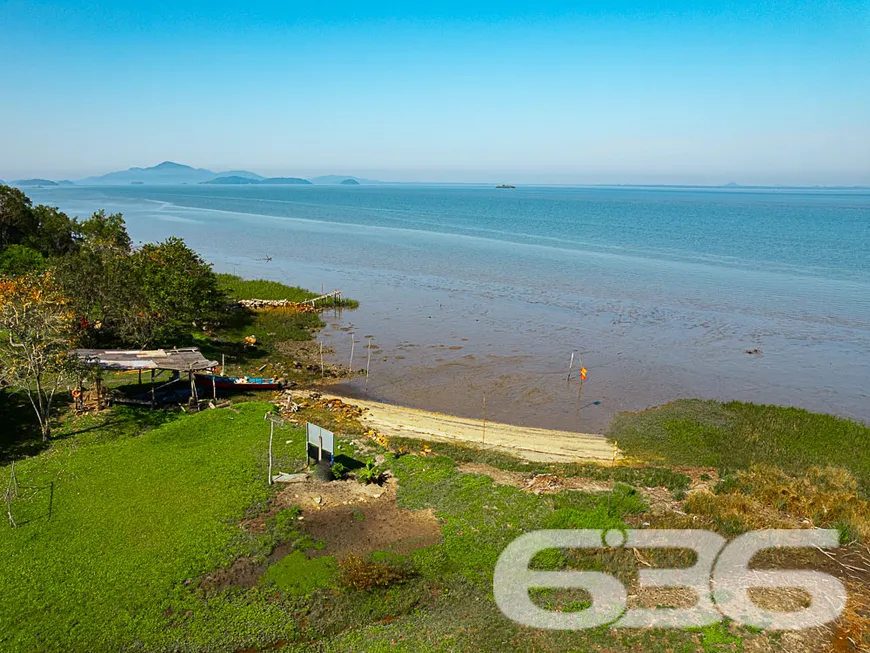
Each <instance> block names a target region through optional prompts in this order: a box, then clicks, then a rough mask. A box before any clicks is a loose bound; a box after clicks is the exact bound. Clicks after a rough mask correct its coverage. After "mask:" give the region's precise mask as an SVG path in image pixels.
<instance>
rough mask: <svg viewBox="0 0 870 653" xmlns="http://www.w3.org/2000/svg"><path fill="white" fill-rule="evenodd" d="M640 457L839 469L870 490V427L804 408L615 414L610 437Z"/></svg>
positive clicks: (676, 407) (701, 407)
mask: <svg viewBox="0 0 870 653" xmlns="http://www.w3.org/2000/svg"><path fill="white" fill-rule="evenodd" d="M607 436H608V437H609V438H611V439H614V440H617V441H618V442H619V447H620V449H622V450H624V451H625V453H626V454H627V455H628V456H630V457H634V458H639V459H643V460H648V461H651V462H655V463H659V464H667V465H696V466H702V467H716V468H719V469H726V470H735V469H746V468H748V467H749V466H750V465H752V464H755V463H767V464H770V465H774V466H776V467H779V468H781V469H783V470H784V471H786V472H789V473H801V472H804V471H806V470H807V469H808V468H810V467H812V466H825V465H835V466H839V467H844V468H846V469H848V470H849V471H851V472H852V473H853V474H854V475H855V476H856V477H857V478H858V480H859V481H860V482H861V483H862V484H863V485H864V487H865V488H866V487H868V486H870V427H868V426H866V425H864V424H859V423H857V422H853V421H851V420H847V419H842V418H839V417H834V416H832V415H822V414H819V413H811V412H809V411H806V410H802V409H800V408H787V407H782V406H767V405H759V404H747V403H742V402H738V401H732V402H728V403H719V402H716V401H704V400H700V399H683V400H680V401H675V402H672V403H669V404H666V405H664V406H659V407H657V408H650V409H649V410H646V411H644V412H642V413H623V414H622V415H619V416H617V417H616V419H615V420H614V421H613V423H612V424H611V427H610V429H609V431H608V433H607Z"/></svg>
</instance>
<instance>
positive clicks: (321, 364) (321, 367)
mask: <svg viewBox="0 0 870 653" xmlns="http://www.w3.org/2000/svg"><path fill="white" fill-rule="evenodd" d="M325 375H326V373H325V372H324V371H323V340H321V341H320V378H321V379H322V378H323V377H324V376H325Z"/></svg>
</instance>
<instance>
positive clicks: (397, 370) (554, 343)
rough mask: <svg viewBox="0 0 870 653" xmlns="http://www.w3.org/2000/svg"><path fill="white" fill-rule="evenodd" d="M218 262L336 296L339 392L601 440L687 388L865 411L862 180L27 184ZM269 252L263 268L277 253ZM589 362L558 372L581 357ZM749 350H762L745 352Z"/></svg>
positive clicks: (332, 332) (699, 393)
mask: <svg viewBox="0 0 870 653" xmlns="http://www.w3.org/2000/svg"><path fill="white" fill-rule="evenodd" d="M27 193H28V195H30V196H31V197H32V198H33V200H34V202H36V203H44V204H50V205H53V206H58V207H60V208H61V209H63V210H64V211H66V212H68V213H69V214H71V215H77V216H79V217H86V216H87V215H89V214H90V213H91V212H93V211H94V210H97V209H100V208H104V209H106V210H107V211H110V212H115V211H121V212H123V213H124V216H125V219H126V220H127V225H128V229H129V231H130V234H131V236H132V237H133V239H134V241H143V242H145V241H153V240H161V239H164V238H166V237H168V236H179V237H181V238H184V239H185V241H187V242H188V244H190V245H191V246H192V247H193V248H195V249H196V250H197V251H198V252H200V253H201V254H202V255H203V256H204V257H205V258H207V259H208V260H209V261H211V262H212V263H213V264H214V267H215V269H216V270H217V271H221V272H234V273H236V274H239V275H242V276H245V277H262V278H270V279H276V280H280V281H284V282H287V283H290V284H293V285H302V286H305V287H308V288H310V289H312V290H315V291H320V289H321V288H323V289H325V290H333V289H336V288H338V289H341V290H342V292H343V293H344V294H345V296H348V297H353V298H355V299H358V300H359V301H360V303H361V305H360V308H359V309H358V310H355V311H344V312H343V313H342V314H341V315H332V314H327V315H326V319H327V321H328V322H329V324H330V326H329V327H328V328H327V329H326V330H325V331H324V333H323V334H322V337H323V339H324V340H325V342H326V344H327V345H328V346H330V347H331V348H332V349H333V350H334V354H333V355H334V357H335V359H336V360H337V361H339V362H345V363H348V362H350V351H351V338H353V339H354V340H355V342H356V343H357V344H356V345H355V346H354V361H353V365H354V367H356V368H364V367H365V366H366V362H367V361H366V357H367V354H368V350H367V349H366V345H367V343H369V342H371V343H372V347H373V349H372V357H371V366H370V376H369V379H368V382H367V383H366V382H365V380H364V379H363V378H359V379H357V380H354V381H353V382H350V383H345V384H342V385H343V387H342V388H341V389H342V390H343V391H345V392H346V393H349V394H352V395H353V394H359V395H365V396H368V397H370V398H373V399H377V400H383V401H388V402H394V403H402V404H407V405H411V406H415V407H419V408H426V409H431V410H438V411H443V412H448V413H454V414H459V415H464V416H470V417H480V416H482V413H483V395H484V393H485V394H486V416H487V418H488V419H491V420H496V421H505V422H510V423H517V424H527V425H536V426H543V427H550V428H564V429H569V430H578V431H600V430H602V429H604V428H605V427H606V425H607V422H608V421H609V419H610V418H611V417H612V415H613V414H614V413H616V412H618V411H621V410H638V409H643V408H645V407H647V406H650V405H654V404H659V403H662V402H665V401H669V400H671V399H676V398H678V397H708V398H716V399H721V400H730V399H740V400H746V401H755V402H764V403H776V404H785V405H794V406H801V407H805V408H808V409H811V410H817V411H823V412H830V413H835V414H838V415H843V416H848V417H852V418H856V419H859V420H862V421H870V389H868V386H870V191H860V190H824V189H819V190H815V189H801V190H796V189H782V190H773V189H745V188H727V189H706V188H704V189H701V188H639V187H520V188H517V189H503V190H498V189H495V188H492V187H489V186H486V187H484V186H470V185H462V186H425V185H419V186H417V185H383V186H380V185H378V186H281V187H263V186H238V187H220V186H211V185H208V186H129V187H127V186H124V187H118V186H114V187H75V188H38V189H27ZM266 257H271V259H272V260H271V261H268V262H267V261H266V260H265V258H266ZM572 351H573V352H577V353H578V354H579V356H580V357H581V358H582V364H583V365H584V366H585V367H586V368H587V369H588V371H589V372H588V378H587V381H586V382H585V383H584V385H583V388H582V393H581V392H580V388H579V387H578V383H577V379H576V368H577V363H576V359H575V364H574V375H572V377H571V381H570V382H569V381H568V380H567V377H568V368H569V362H570V357H571V352H572ZM748 351H752V352H755V353H747V352H748Z"/></svg>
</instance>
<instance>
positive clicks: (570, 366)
mask: <svg viewBox="0 0 870 653" xmlns="http://www.w3.org/2000/svg"><path fill="white" fill-rule="evenodd" d="M573 369H574V352H573V351H572V352H571V362H570V363H569V364H568V379H567V380H568V381H570V380H571V370H573Z"/></svg>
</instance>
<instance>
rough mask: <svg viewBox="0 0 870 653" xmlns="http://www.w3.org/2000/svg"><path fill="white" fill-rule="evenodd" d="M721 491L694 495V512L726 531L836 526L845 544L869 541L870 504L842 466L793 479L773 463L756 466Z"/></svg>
mask: <svg viewBox="0 0 870 653" xmlns="http://www.w3.org/2000/svg"><path fill="white" fill-rule="evenodd" d="M718 490H719V493H718V494H713V493H712V492H708V491H700V492H693V493H692V494H691V495H690V496H689V498H688V501H687V503H686V508H687V510H688V511H689V512H690V513H692V514H697V515H706V516H708V517H711V518H712V519H713V521H714V522H715V523H716V524H717V526H719V528H720V529H721V530H723V531H724V532H726V533H732V534H733V533H741V532H744V531H747V530H751V529H757V528H796V527H805V528H812V527H824V528H837V529H839V530H840V532H841V534H842V537H843V539H844V540H851V541H870V502H868V501H867V500H865V499H863V498H862V497H861V496H860V495H859V492H858V481H857V479H856V478H855V477H854V476H853V475H852V474H851V473H850V472H849V471H847V470H845V469H842V468H839V467H824V468H820V467H811V468H810V469H808V470H807V471H806V472H805V473H803V474H801V475H795V476H792V475H789V474H786V473H785V472H783V471H782V470H780V469H778V468H776V467H772V466H769V465H754V466H753V467H751V468H750V469H749V470H748V471H745V472H738V473H737V474H736V475H734V476H732V477H730V478H728V479H725V480H724V481H723V482H722V483H720V485H719V488H718Z"/></svg>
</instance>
